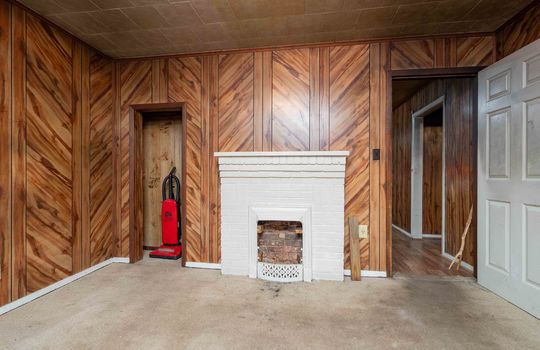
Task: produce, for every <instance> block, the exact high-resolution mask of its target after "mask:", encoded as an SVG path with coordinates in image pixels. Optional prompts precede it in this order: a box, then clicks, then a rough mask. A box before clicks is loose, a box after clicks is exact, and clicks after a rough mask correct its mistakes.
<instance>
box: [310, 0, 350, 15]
mask: <svg viewBox="0 0 540 350" xmlns="http://www.w3.org/2000/svg"><path fill="white" fill-rule="evenodd" d="M344 1H345V0H306V10H305V12H306V13H320V12H335V11H341V10H343V3H344Z"/></svg>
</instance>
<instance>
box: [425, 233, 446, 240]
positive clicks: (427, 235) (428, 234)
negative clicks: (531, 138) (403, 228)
mask: <svg viewBox="0 0 540 350" xmlns="http://www.w3.org/2000/svg"><path fill="white" fill-rule="evenodd" d="M422 238H440V239H442V235H433V234H431V233H422Z"/></svg>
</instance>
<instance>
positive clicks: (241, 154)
mask: <svg viewBox="0 0 540 350" xmlns="http://www.w3.org/2000/svg"><path fill="white" fill-rule="evenodd" d="M349 153H350V152H349V151H299V152H214V156H215V157H347V156H348V155H349Z"/></svg>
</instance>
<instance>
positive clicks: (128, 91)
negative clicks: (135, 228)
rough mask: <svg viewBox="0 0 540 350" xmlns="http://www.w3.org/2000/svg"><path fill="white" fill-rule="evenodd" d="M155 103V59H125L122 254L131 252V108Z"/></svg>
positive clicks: (122, 74)
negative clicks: (153, 77)
mask: <svg viewBox="0 0 540 350" xmlns="http://www.w3.org/2000/svg"><path fill="white" fill-rule="evenodd" d="M150 102H152V62H151V61H150V60H148V61H125V62H122V63H121V64H120V106H121V107H120V118H121V119H120V130H119V131H120V132H119V137H120V156H121V159H120V174H121V175H120V177H121V193H120V194H121V199H120V201H121V216H120V225H121V231H120V242H119V245H120V250H121V252H120V256H128V255H129V203H130V198H129V108H130V105H133V104H141V103H150Z"/></svg>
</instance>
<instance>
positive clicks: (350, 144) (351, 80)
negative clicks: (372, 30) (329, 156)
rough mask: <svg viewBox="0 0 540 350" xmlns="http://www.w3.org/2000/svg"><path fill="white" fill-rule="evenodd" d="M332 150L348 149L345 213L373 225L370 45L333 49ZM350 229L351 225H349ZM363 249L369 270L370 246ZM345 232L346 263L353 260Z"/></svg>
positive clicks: (331, 59) (331, 56)
mask: <svg viewBox="0 0 540 350" xmlns="http://www.w3.org/2000/svg"><path fill="white" fill-rule="evenodd" d="M329 149H330V150H332V151H334V150H348V151H350V154H349V156H348V157H347V168H346V171H345V216H346V217H347V216H355V217H356V219H357V220H358V222H359V223H360V224H363V225H369V194H370V192H369V153H370V150H369V46H368V45H356V46H347V47H334V48H331V49H330V147H329ZM345 232H348V227H347V226H346V227H345ZM365 248H366V249H364V251H362V252H361V254H362V256H364V257H368V258H367V259H362V261H363V262H365V266H362V268H363V269H369V266H368V265H369V248H368V247H365ZM349 260H350V259H349V237H348V235H347V234H346V235H345V262H346V263H345V266H347V267H348V266H350V265H349V263H350V261H349Z"/></svg>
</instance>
